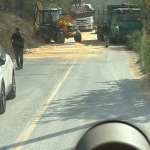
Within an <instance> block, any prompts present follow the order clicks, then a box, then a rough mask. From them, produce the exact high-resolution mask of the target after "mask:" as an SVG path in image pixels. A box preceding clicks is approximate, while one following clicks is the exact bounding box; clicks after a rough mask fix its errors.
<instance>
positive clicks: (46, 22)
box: [33, 2, 95, 43]
mask: <svg viewBox="0 0 150 150" xmlns="http://www.w3.org/2000/svg"><path fill="white" fill-rule="evenodd" d="M89 13H90V15H91V13H95V11H94V10H92V11H91V12H90V11H89V10H87V8H85V7H84V6H71V7H70V8H69V13H65V14H62V9H61V8H49V9H42V5H41V3H40V2H37V3H36V9H35V18H34V22H33V35H34V36H35V37H37V38H38V39H40V40H41V41H43V42H46V43H49V42H50V41H51V40H53V41H55V42H58V43H64V42H65V38H71V37H74V40H75V42H81V40H82V35H81V32H80V30H79V29H77V28H75V27H74V24H73V21H74V19H76V18H81V17H85V16H88V15H89Z"/></svg>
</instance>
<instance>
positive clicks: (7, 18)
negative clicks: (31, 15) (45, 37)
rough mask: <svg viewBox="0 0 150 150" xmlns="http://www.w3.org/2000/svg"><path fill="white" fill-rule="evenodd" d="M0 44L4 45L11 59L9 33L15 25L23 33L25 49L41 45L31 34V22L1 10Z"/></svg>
mask: <svg viewBox="0 0 150 150" xmlns="http://www.w3.org/2000/svg"><path fill="white" fill-rule="evenodd" d="M0 26H1V28H0V35H1V36H0V44H1V45H2V46H3V47H4V49H5V51H6V53H8V54H9V55H10V56H11V58H12V59H14V54H13V49H12V45H11V42H10V37H11V35H12V34H13V33H14V32H15V27H19V28H20V29H21V31H22V32H23V33H24V35H25V37H26V40H25V49H26V48H34V47H39V46H40V45H42V43H40V42H39V41H37V40H36V39H35V38H34V37H33V36H32V22H31V21H30V22H28V21H27V20H25V19H23V17H22V18H20V17H19V16H18V15H15V14H12V13H7V12H2V13H0Z"/></svg>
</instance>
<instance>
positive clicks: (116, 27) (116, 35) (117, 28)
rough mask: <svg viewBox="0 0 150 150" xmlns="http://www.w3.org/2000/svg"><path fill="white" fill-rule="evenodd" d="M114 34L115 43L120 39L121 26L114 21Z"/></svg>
mask: <svg viewBox="0 0 150 150" xmlns="http://www.w3.org/2000/svg"><path fill="white" fill-rule="evenodd" d="M114 26H115V27H114V36H115V43H117V41H118V35H119V27H118V25H117V24H116V23H114Z"/></svg>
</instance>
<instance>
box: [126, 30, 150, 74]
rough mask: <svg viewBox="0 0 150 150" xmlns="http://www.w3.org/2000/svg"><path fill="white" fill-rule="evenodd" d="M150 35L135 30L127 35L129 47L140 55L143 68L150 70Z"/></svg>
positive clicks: (146, 70)
mask: <svg viewBox="0 0 150 150" xmlns="http://www.w3.org/2000/svg"><path fill="white" fill-rule="evenodd" d="M149 39H150V35H142V34H141V33H140V32H134V33H133V34H131V35H128V36H127V43H126V46H127V49H129V50H134V51H135V52H137V53H138V54H139V56H140V62H141V67H142V70H143V71H145V72H147V73H148V72H150V40H149Z"/></svg>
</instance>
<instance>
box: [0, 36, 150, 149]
mask: <svg viewBox="0 0 150 150" xmlns="http://www.w3.org/2000/svg"><path fill="white" fill-rule="evenodd" d="M83 34H84V38H83V41H82V42H81V44H79V43H76V44H75V43H74V41H73V39H70V40H68V41H67V42H66V43H65V44H62V45H57V44H50V45H46V46H45V47H43V51H38V53H36V50H35V51H34V50H33V51H34V53H29V54H27V55H26V58H25V64H24V69H23V70H19V71H16V83H17V97H16V98H15V99H14V100H9V101H7V111H6V113H5V114H3V115H1V116H0V150H6V149H14V150H21V149H23V150H73V149H74V147H75V145H76V144H77V142H78V140H79V139H80V138H81V137H82V135H83V134H84V133H85V132H86V131H87V130H88V129H89V128H90V127H92V126H93V125H95V124H96V123H98V122H101V121H104V120H108V119H119V120H123V121H128V122H130V123H132V124H134V125H136V126H138V127H139V128H140V129H142V131H143V132H144V133H145V134H146V135H147V136H148V138H149V139H150V129H149V126H150V113H149V112H150V109H149V108H150V96H149V95H147V94H145V93H144V91H143V89H141V88H140V87H139V86H138V80H139V79H138V78H136V77H134V76H133V75H132V70H131V69H130V67H129V60H128V59H129V56H128V54H127V53H126V50H125V49H124V47H123V46H110V47H109V48H104V45H103V43H100V42H98V41H97V40H96V35H95V34H91V33H83ZM44 48H45V49H44ZM31 52H32V50H31ZM32 57H33V58H32Z"/></svg>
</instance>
